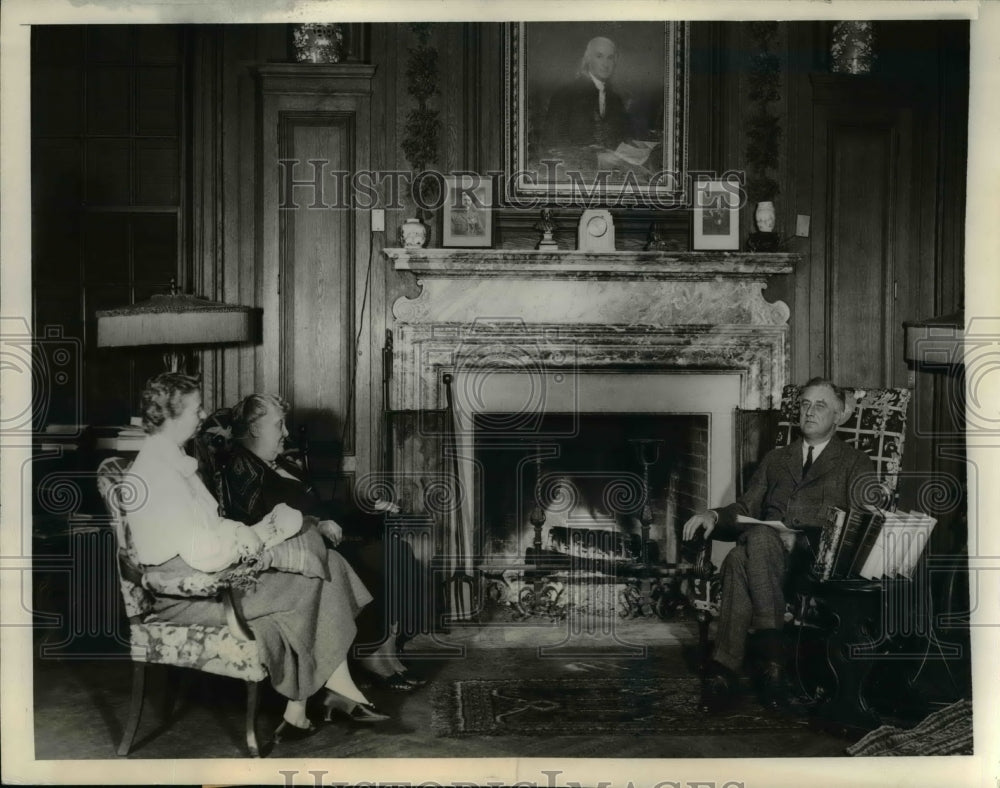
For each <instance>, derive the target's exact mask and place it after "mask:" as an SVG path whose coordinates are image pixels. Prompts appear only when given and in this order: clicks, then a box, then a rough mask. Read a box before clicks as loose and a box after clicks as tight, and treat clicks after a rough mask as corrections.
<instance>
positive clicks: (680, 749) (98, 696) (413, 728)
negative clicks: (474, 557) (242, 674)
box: [34, 620, 849, 759]
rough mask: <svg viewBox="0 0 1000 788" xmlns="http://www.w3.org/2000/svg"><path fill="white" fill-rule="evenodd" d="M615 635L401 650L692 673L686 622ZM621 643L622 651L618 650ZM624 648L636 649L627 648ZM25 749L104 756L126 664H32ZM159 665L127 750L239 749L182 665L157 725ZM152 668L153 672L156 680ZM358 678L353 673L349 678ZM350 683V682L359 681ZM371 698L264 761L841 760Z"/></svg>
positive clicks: (523, 670) (742, 740) (793, 747)
mask: <svg viewBox="0 0 1000 788" xmlns="http://www.w3.org/2000/svg"><path fill="white" fill-rule="evenodd" d="M615 634H616V637H617V640H615V639H612V641H611V642H609V640H608V638H607V637H606V636H605V637H598V638H593V637H591V638H586V637H585V638H578V639H577V641H576V644H575V645H576V646H579V648H576V647H574V649H571V650H573V651H575V652H576V653H575V654H570V655H558V654H552V653H549V654H540V653H539V649H538V644H539V643H540V642H544V641H546V640H547V641H548V642H549V643H550V644H552V643H558V642H559V641H560V640H563V639H564V638H565V636H566V633H565V631H561V630H559V629H558V628H556V629H549V630H544V631H540V630H539V629H538V628H537V627H535V628H531V627H528V628H525V627H520V628H517V627H510V626H506V627H493V628H489V627H486V628H483V627H470V628H456V629H454V630H453V631H452V633H450V634H449V635H448V636H447V637H446V640H445V641H438V642H435V641H433V640H430V639H426V638H421V639H418V640H417V641H414V642H413V643H412V644H411V645H410V646H409V647H408V652H412V653H413V654H420V655H421V656H420V657H419V658H417V657H413V658H412V659H411V665H412V666H413V667H414V668H415V669H416V670H419V671H420V672H421V673H423V674H424V675H426V676H427V677H428V678H429V679H431V681H432V682H438V683H444V682H451V681H454V680H459V679H464V678H505V677H522V678H544V677H552V678H567V677H573V678H579V677H587V676H603V675H618V676H622V675H630V674H631V675H643V676H653V677H655V676H667V675H675V676H676V675H686V673H687V672H690V671H692V670H693V668H692V667H691V666H692V664H693V662H694V656H695V648H694V629H693V625H690V624H684V623H680V624H678V623H676V622H673V623H670V624H666V623H664V622H660V621H657V620H644V621H634V622H619V624H618V626H617V629H616V633H615ZM623 643H628V644H629V645H628V647H627V649H626V646H625V645H623ZM626 651H631V652H635V653H626ZM34 670H35V673H34V695H35V746H36V758H38V759H113V758H115V757H116V755H115V747H116V744H117V742H118V740H119V738H120V736H121V731H122V725H123V723H124V720H125V717H126V712H127V708H128V691H129V679H130V675H131V673H130V671H131V665H130V663H129V662H128V661H127V660H126V659H106V658H104V659H94V658H91V659H87V658H78V659H65V658H59V659H37V658H36V660H35V666H34ZM163 673H164V672H163V671H158V670H154V671H153V672H152V674H151V679H150V682H149V684H150V686H149V687H148V690H147V692H148V693H149V698H150V699H151V700H152V701H153V702H152V703H149V704H147V710H146V712H145V713H144V718H143V723H142V725H141V726H140V729H139V734H138V737H137V740H136V744H135V747H134V750H133V754H132V756H130V757H134V758H238V757H241V756H242V755H243V754H244V751H243V744H242V727H241V726H242V713H243V699H244V695H243V685H242V683H240V682H236V681H229V680H225V679H223V680H219V679H216V678H214V677H213V678H209V679H208V680H203V679H202V678H201V676H200V675H199V674H194V673H189V672H186V671H181V672H180V673H182V674H186V675H187V677H188V679H189V680H188V681H186V682H182V684H181V686H180V689H179V691H177V692H176V693H175V695H176V697H177V698H178V702H177V706H176V708H175V710H174V715H173V718H172V721H171V722H170V724H169V726H167V727H166V728H165V729H164V726H162V725H161V723H160V720H161V717H160V714H159V711H160V709H158V708H157V703H156V701H157V700H158V699H159V698H162V697H163V695H164V682H165V678H164V675H163ZM157 674H159V675H157ZM359 678H360V677H359ZM359 683H360V681H359ZM366 692H367V693H368V694H369V697H370V698H371V699H372V700H373V701H374V702H375V703H376V704H377V705H379V706H380V707H382V708H384V710H385V711H387V712H388V713H390V714H392V716H393V719H392V720H391V721H390V722H387V723H383V724H380V725H374V726H367V727H366V726H358V725H353V724H351V723H349V722H346V721H344V722H336V723H330V724H328V725H325V726H323V728H322V729H321V730H320V732H319V733H318V734H317V735H315V736H313V737H311V738H309V739H306V740H304V741H301V742H295V743H282V744H280V745H278V747H277V748H276V749H275V750H274V753H273V756H274V757H282V758H285V757H288V758H372V757H378V758H414V757H415V758H428V757H439V758H467V757H484V756H493V757H510V756H522V757H543V756H548V757H568V758H572V757H594V756H595V754H601V755H600V757H618V758H701V757H706V758H707V757H730V758H732V757H782V756H799V757H807V756H839V755H843V754H844V748H845V746H846V745H847V744H848V743H849V742H847V741H846V740H844V739H840V738H837V737H835V736H832V735H829V734H826V733H822V732H819V731H814V730H812V729H808V728H803V729H801V730H795V731H792V732H789V731H787V730H782V731H772V732H766V731H764V732H754V733H747V734H740V735H734V734H732V733H727V734H726V735H724V736H723V735H705V736H692V735H683V736H669V735H662V734H657V735H655V736H653V735H646V736H640V735H633V734H628V735H626V734H622V735H608V734H606V733H604V734H601V735H585V736H542V737H538V736H489V737H487V736H479V737H476V736H467V737H462V738H449V737H443V736H438V735H436V734H435V732H434V730H433V728H432V725H431V722H432V716H433V713H434V710H433V708H432V705H433V704H432V703H431V698H432V696H433V684H429V685H427V686H425V687H422V688H419V689H417V690H415V691H413V692H410V693H394V692H391V691H388V690H385V689H381V688H377V687H369V688H367V689H366ZM281 709H282V702H281V700H280V698H278V697H277V696H275V695H274V694H273V692H271V691H270V690H269V691H268V692H266V693H265V696H264V701H263V708H262V710H261V716H260V724H259V729H260V731H261V734H262V736H263V737H265V738H269V736H270V731H271V730H272V729H273V727H274V725H275V724H276V723H277V722H278V719H279V717H280V713H281Z"/></svg>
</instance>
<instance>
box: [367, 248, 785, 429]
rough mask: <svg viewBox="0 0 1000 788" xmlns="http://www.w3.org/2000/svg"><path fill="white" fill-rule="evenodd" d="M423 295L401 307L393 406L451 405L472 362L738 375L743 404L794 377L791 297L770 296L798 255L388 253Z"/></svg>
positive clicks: (768, 402) (764, 401) (773, 397)
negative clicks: (446, 389) (449, 392)
mask: <svg viewBox="0 0 1000 788" xmlns="http://www.w3.org/2000/svg"><path fill="white" fill-rule="evenodd" d="M384 254H385V255H386V257H387V258H388V259H389V260H391V261H392V263H393V265H394V267H395V269H396V270H397V271H407V272H411V273H413V274H415V275H416V277H417V283H418V284H419V285H420V287H421V292H420V294H419V295H418V296H417V297H416V298H412V299H410V298H407V297H401V298H399V299H397V300H396V302H395V303H394V304H393V317H394V323H393V331H394V335H395V350H396V355H395V363H394V370H393V375H392V380H393V389H392V392H393V398H394V402H393V403H392V406H393V407H395V408H400V409H420V408H439V407H443V404H444V400H443V392H442V387H441V375H442V374H443V373H444V372H454V371H456V370H459V369H461V370H465V371H469V370H473V369H506V370H509V371H514V370H515V369H516V368H521V369H523V370H524V371H531V370H536V369H543V370H546V371H552V370H564V371H565V370H582V369H586V370H588V371H595V370H599V369H604V368H608V369H610V368H616V369H622V368H627V369H634V370H636V371H639V370H642V371H657V372H669V371H671V370H673V371H677V372H682V371H694V370H708V371H714V372H733V373H738V374H740V375H741V376H742V381H743V383H742V386H741V395H740V398H739V402H738V403H734V405H736V404H738V405H739V406H740V407H743V408H762V407H770V406H772V405H774V404H775V403H777V402H778V401H779V400H780V395H781V387H782V386H783V385H784V382H785V374H786V365H787V353H786V335H787V331H788V317H789V310H788V306H787V305H786V304H785V303H784V302H782V301H775V302H768V301H767V300H766V299H765V298H764V297H763V290H764V289H765V288H766V287H767V280H768V278H769V277H772V276H776V275H785V274H788V273H791V272H792V270H794V268H793V267H794V265H795V263H797V262H798V261H799V260H800V259H801V258H800V256H799V255H792V254H741V253H729V252H687V253H673V252H605V253H585V252H570V251H556V252H542V251H533V250H532V251H528V250H525V251H519V250H464V249H386V250H384Z"/></svg>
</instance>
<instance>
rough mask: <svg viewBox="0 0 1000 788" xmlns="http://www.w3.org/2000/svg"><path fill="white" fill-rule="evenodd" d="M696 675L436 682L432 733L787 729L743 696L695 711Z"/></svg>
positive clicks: (785, 719)
mask: <svg viewBox="0 0 1000 788" xmlns="http://www.w3.org/2000/svg"><path fill="white" fill-rule="evenodd" d="M699 686H700V682H699V680H698V679H697V678H693V677H687V676H686V677H683V678H673V677H671V678H641V679H607V678H592V679H582V678H581V679H507V680H494V681H485V680H478V679H477V680H465V681H455V682H452V683H451V684H445V685H438V686H436V687H435V690H436V695H435V699H434V700H435V709H434V727H435V732H436V733H437V735H439V736H518V735H534V734H538V733H544V734H546V735H548V736H573V735H577V734H593V733H624V734H637V733H669V734H672V735H710V734H714V733H731V732H746V733H757V732H761V731H776V730H791V729H802V728H804V727H806V721H805V720H802V719H798V718H796V717H789V716H782V715H778V714H771V713H769V712H766V711H765V710H764V709H762V708H760V707H759V706H757V705H756V704H754V703H753V701H752V699H749V698H746V699H742V701H741V703H740V704H738V706H737V707H736V708H734V709H733V710H732V711H730V712H728V713H727V714H721V715H706V714H701V713H699V711H698V708H697V702H698V692H699Z"/></svg>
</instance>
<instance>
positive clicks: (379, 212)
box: [372, 208, 385, 233]
mask: <svg viewBox="0 0 1000 788" xmlns="http://www.w3.org/2000/svg"><path fill="white" fill-rule="evenodd" d="M372 232H373V233H384V232H385V209H384V208H373V209H372Z"/></svg>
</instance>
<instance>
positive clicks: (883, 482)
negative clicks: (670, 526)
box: [691, 384, 912, 662]
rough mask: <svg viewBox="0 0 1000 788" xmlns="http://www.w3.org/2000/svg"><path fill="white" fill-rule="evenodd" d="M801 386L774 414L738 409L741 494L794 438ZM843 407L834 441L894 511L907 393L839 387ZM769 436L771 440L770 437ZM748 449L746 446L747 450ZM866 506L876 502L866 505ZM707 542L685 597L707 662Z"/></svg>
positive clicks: (714, 592) (712, 599)
mask: <svg viewBox="0 0 1000 788" xmlns="http://www.w3.org/2000/svg"><path fill="white" fill-rule="evenodd" d="M801 393H802V391H801V387H800V386H798V385H795V384H789V385H786V386H785V387H784V389H782V394H781V408H780V410H778V411H774V410H764V411H741V412H740V413H739V414H738V415H739V416H740V417H741V418H738V419H737V425H738V427H740V428H741V429H742V431H743V432H744V433H747V434H749V436H750V439H749V440H747V439H746V435H744V436H743V437H742V438H741V440H740V441H739V443H740V446H741V449H747V451H746V452H743V453H745V454H748V455H755V456H741V457H740V468H741V472H742V476H741V479H740V480H739V481H740V482H741V484H740V485H739V489H740V490H741V491H742V489H743V486H744V484H743V483H744V482H745V480H748V479H749V477H750V475H751V471H752V470H753V468H754V467H756V464H757V463H758V462H759V461H760V460H761V459H763V455H764V454H765V453H766V452H767V451H769V450H770V449H772V448H780V447H781V446H787V445H789V444H790V443H792V442H793V441H794V440H796V439H797V438H798V437H799V400H800V397H801ZM845 393H846V395H847V398H848V401H849V403H853V407H852V409H851V413H850V415H849V416H848V418H847V421H845V422H844V423H843V424H842V425H840V427H838V428H837V437H839V438H840V439H841V440H843V441H844V442H845V443H847V444H849V445H851V446H854V447H855V448H857V449H860V450H861V451H863V452H865V453H866V454H867V455H868V456H869V457H871V459H872V462H873V463H874V464H875V470H876V472H877V474H878V478H879V483H880V486H881V488H882V496H883V501H882V502H881V503H882V505H883V506H884V507H886V508H890V509H894V508H895V505H896V487H897V482H898V478H899V470H900V463H901V462H902V458H903V443H904V439H905V435H906V415H907V409H908V408H909V404H910V397H911V395H912V392H911V391H910V389H906V388H862V387H852V386H848V387H846V388H845ZM772 436H773V438H772ZM748 447H749V448H748ZM872 503H878V502H876V501H872ZM711 553H712V551H711V542H710V541H709V542H707V543H706V544H705V545H704V547H703V549H702V551H701V554H700V557H699V559H698V561H697V566H698V569H697V572H696V576H695V582H694V584H693V590H694V593H693V595H692V598H691V604H692V607H693V608H694V609H695V611H696V614H697V620H698V624H699V636H700V637H699V639H700V642H701V647H702V659H703V661H706V662H707V659H708V655H707V646H708V627H709V624H710V622H711V620H712V619H713V618H716V617H718V615H719V603H720V600H721V577H720V575H719V573H718V569H717V567H716V566H715V565H714V564H712V562H711ZM812 608H814V603H813V600H811V599H807V598H802V599H799V600H797V603H796V604H794V605H790V608H789V611H788V612H787V613H786V614H785V617H786V620H787V621H789V622H791V623H795V624H799V623H802V619H803V617H804V614H807V613H808V611H809V610H810V609H812Z"/></svg>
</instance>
